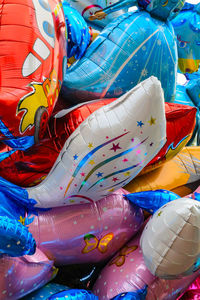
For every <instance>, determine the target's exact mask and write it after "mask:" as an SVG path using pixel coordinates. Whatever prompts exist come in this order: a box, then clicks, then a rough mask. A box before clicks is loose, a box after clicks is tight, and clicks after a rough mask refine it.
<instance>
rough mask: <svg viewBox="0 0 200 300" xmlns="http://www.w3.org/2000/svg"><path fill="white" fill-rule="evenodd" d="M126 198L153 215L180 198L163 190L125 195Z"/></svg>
mask: <svg viewBox="0 0 200 300" xmlns="http://www.w3.org/2000/svg"><path fill="white" fill-rule="evenodd" d="M124 197H125V198H126V199H128V200H129V201H131V203H133V204H134V205H137V206H139V207H141V208H142V209H145V210H146V211H148V212H149V213H151V214H152V213H155V212H156V211H157V210H158V209H159V208H160V207H161V206H163V205H165V204H167V203H168V202H170V201H173V200H176V199H178V198H180V196H178V195H177V194H175V193H173V192H170V191H167V190H162V189H161V190H155V191H145V192H139V193H133V194H128V195H124Z"/></svg>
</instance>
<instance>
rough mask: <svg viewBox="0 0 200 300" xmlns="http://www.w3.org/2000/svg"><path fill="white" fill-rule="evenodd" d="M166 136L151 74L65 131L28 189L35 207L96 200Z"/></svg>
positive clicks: (156, 85)
mask: <svg viewBox="0 0 200 300" xmlns="http://www.w3.org/2000/svg"><path fill="white" fill-rule="evenodd" d="M165 141H166V120H165V110H164V96H163V90H162V88H161V84H160V82H159V81H158V79H157V78H155V77H150V78H149V79H147V80H145V81H143V82H142V83H140V84H139V85H137V86H136V87H135V88H133V89H132V90H131V91H129V92H128V93H126V94H125V95H123V96H122V97H120V98H119V99H117V100H115V101H114V102H112V103H110V104H108V105H105V106H104V107H102V108H100V109H98V110H97V111H95V112H94V113H92V114H91V115H90V116H89V117H88V118H87V119H86V120H85V121H84V122H83V123H82V124H81V125H80V126H79V127H78V128H77V129H76V130H75V131H74V132H73V133H72V135H71V136H70V137H69V139H68V140H67V141H66V143H65V145H64V147H63V149H62V151H61V152H60V155H59V157H58V159H57V161H56V162H55V164H54V166H53V168H52V170H51V172H50V174H49V175H48V177H47V178H46V180H45V181H43V182H42V183H41V184H40V185H38V186H36V187H33V188H29V189H27V191H28V194H29V197H30V198H33V199H35V200H36V201H37V206H38V207H55V206H63V205H72V204H80V203H88V201H89V202H93V201H97V200H99V199H101V198H103V197H105V196H106V195H108V194H110V193H112V192H113V191H114V190H116V189H119V188H120V187H122V186H124V185H126V184H127V183H128V182H130V181H131V180H132V179H133V178H134V177H135V176H136V175H137V174H138V173H139V172H140V171H141V170H142V169H143V168H144V167H145V166H146V165H147V164H148V163H149V162H150V161H151V160H152V158H153V157H154V156H155V155H156V154H157V153H158V151H159V150H160V149H161V148H162V146H163V145H164V144H165Z"/></svg>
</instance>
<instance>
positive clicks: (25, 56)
mask: <svg viewBox="0 0 200 300" xmlns="http://www.w3.org/2000/svg"><path fill="white" fill-rule="evenodd" d="M0 7H1V10H0V20H1V30H0V66H1V72H0V141H4V142H5V143H7V144H8V145H10V143H12V145H13V143H14V145H15V147H14V148H16V149H22V148H23V149H26V148H28V146H30V145H31V144H33V143H34V140H35V141H38V139H39V137H42V136H43V135H44V132H45V129H46V125H47V122H48V119H49V116H50V115H51V114H52V111H53V108H54V106H55V103H56V101H57V98H58V94H59V91H60V88H61V83H62V80H63V70H64V69H65V66H66V32H65V30H66V28H65V18H64V14H63V10H62V4H61V3H60V1H59V0H49V1H44V0H10V1H4V0H0ZM27 136H29V137H31V139H30V138H29V139H28V138H27ZM25 137H26V138H25ZM13 139H15V140H14V142H11V141H13Z"/></svg>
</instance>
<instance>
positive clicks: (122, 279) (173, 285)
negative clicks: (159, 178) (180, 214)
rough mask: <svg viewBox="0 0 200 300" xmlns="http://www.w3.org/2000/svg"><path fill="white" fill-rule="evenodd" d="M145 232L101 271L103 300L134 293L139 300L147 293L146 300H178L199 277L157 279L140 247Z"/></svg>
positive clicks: (99, 283) (99, 293) (98, 286)
mask: <svg viewBox="0 0 200 300" xmlns="http://www.w3.org/2000/svg"><path fill="white" fill-rule="evenodd" d="M177 201H179V200H177ZM141 231H142V230H141ZM141 231H140V232H139V233H138V234H137V236H136V237H135V238H133V239H132V240H131V241H130V242H129V243H128V244H126V245H125V246H124V247H123V248H122V249H121V250H120V251H119V252H118V253H117V254H116V255H115V256H114V258H112V259H111V261H110V262H108V264H107V265H106V266H105V267H104V269H103V270H102V271H101V273H100V275H99V277H98V279H97V281H96V283H95V285H94V287H93V292H94V294H95V295H97V296H99V299H105V300H110V299H112V298H114V297H116V296H117V295H119V294H125V293H127V294H129V292H130V294H131V293H134V296H136V295H137V296H138V298H136V299H137V300H139V299H143V298H142V295H144V294H145V293H147V295H146V297H145V298H144V299H145V300H157V299H159V300H176V298H177V297H178V295H180V294H181V293H182V292H183V291H185V289H186V288H187V287H188V285H189V284H190V283H191V282H192V281H193V280H194V279H195V278H196V277H197V276H199V271H196V272H195V273H193V274H192V275H189V276H187V277H184V278H181V279H176V280H164V279H161V278H158V277H155V276H153V275H152V274H151V273H150V271H149V270H148V269H147V267H146V265H145V263H144V259H143V256H142V251H141V248H140V246H139V240H140V236H141ZM139 297H141V298H139ZM116 299H120V298H117V297H116ZM122 299H123V298H122ZM125 299H126V298H125ZM128 299H132V298H128ZM133 299H135V298H133Z"/></svg>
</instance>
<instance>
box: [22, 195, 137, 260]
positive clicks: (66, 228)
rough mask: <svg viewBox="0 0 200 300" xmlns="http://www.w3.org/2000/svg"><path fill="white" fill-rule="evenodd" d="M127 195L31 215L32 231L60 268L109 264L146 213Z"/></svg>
mask: <svg viewBox="0 0 200 300" xmlns="http://www.w3.org/2000/svg"><path fill="white" fill-rule="evenodd" d="M124 194H127V192H126V191H125V190H123V189H120V190H118V191H116V192H114V193H113V194H111V195H110V196H107V197H106V198H104V199H102V200H100V201H97V202H95V203H89V204H84V205H83V204H82V205H78V206H77V205H76V206H70V207H66V208H63V207H62V208H54V209H51V210H47V211H46V212H38V215H37V216H36V215H33V214H29V215H28V216H27V221H28V220H29V219H30V220H31V219H32V222H31V223H30V222H29V223H30V224H29V230H30V232H31V233H32V234H33V236H34V238H35V239H36V243H37V246H38V247H39V248H40V249H41V250H42V251H43V252H44V253H45V254H46V255H47V256H48V257H49V258H51V259H52V260H54V261H55V263H56V265H63V264H78V263H97V262H100V261H103V260H106V259H108V258H110V257H111V256H112V255H113V254H114V253H115V252H116V251H117V250H118V249H119V248H120V247H122V246H123V244H124V243H125V242H126V241H128V240H129V239H130V238H131V237H132V236H133V235H134V234H136V233H137V231H138V230H139V228H140V227H141V225H142V223H143V213H142V210H141V209H139V208H136V207H134V206H132V205H131V204H130V203H129V202H128V201H126V200H125V199H124V197H123V195H124Z"/></svg>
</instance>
